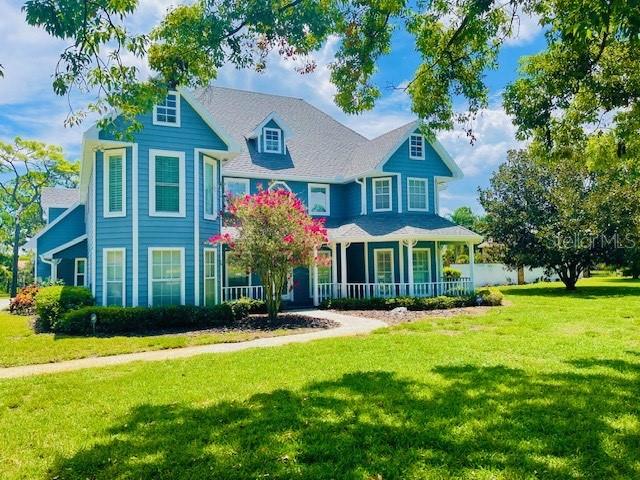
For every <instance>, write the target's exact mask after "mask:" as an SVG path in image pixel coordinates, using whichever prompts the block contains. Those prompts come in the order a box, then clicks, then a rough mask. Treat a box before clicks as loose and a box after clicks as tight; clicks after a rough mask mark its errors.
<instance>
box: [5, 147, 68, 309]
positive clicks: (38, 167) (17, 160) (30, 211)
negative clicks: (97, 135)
mask: <svg viewBox="0 0 640 480" xmlns="http://www.w3.org/2000/svg"><path fill="white" fill-rule="evenodd" d="M79 168H80V167H79V164H78V163H72V162H69V161H67V160H66V159H65V158H64V155H63V154H62V148H61V147H59V146H56V145H47V144H45V143H42V142H38V141H36V140H23V139H22V138H19V137H17V138H16V139H15V140H14V141H13V143H4V142H1V141H0V225H1V227H2V228H1V232H2V233H1V234H0V241H2V243H4V244H5V245H6V246H8V247H9V248H10V249H11V252H12V261H11V285H10V289H9V290H10V294H11V296H12V297H13V296H15V294H16V289H17V285H18V259H19V253H20V250H19V249H20V245H22V244H23V243H24V242H25V240H26V239H27V238H29V237H31V236H32V235H33V234H34V233H35V232H36V231H37V230H38V229H39V228H40V227H41V226H42V223H43V221H42V208H41V206H40V195H41V194H42V189H43V188H44V187H53V186H56V185H60V186H64V187H74V186H75V185H76V181H77V176H78V173H79Z"/></svg>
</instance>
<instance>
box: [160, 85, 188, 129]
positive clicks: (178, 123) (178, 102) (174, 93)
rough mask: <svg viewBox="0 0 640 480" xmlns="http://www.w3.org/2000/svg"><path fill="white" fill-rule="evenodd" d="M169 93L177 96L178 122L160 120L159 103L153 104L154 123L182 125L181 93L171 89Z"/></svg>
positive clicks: (169, 125)
mask: <svg viewBox="0 0 640 480" xmlns="http://www.w3.org/2000/svg"><path fill="white" fill-rule="evenodd" d="M167 95H175V96H176V123H171V122H162V121H160V120H158V105H154V106H153V124H154V125H160V126H163V127H180V121H181V120H180V93H179V92H176V91H175V90H170V91H168V92H167Z"/></svg>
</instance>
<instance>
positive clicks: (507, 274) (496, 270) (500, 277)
mask: <svg viewBox="0 0 640 480" xmlns="http://www.w3.org/2000/svg"><path fill="white" fill-rule="evenodd" d="M451 267H452V268H455V269H456V270H460V271H461V272H462V276H463V277H469V276H470V273H471V272H470V268H469V264H468V263H452V264H451ZM473 272H474V285H475V286H476V287H484V286H487V285H514V284H517V283H518V271H517V270H515V269H514V270H510V269H509V267H507V266H506V265H505V264H504V263H476V264H475V266H474V269H473ZM540 280H559V278H558V275H556V274H555V273H554V274H553V275H551V276H548V275H545V273H544V268H529V267H524V281H525V283H533V282H537V281H540Z"/></svg>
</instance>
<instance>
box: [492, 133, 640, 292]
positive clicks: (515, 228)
mask: <svg viewBox="0 0 640 480" xmlns="http://www.w3.org/2000/svg"><path fill="white" fill-rule="evenodd" d="M580 132H581V131H579V130H577V129H573V130H572V131H566V130H562V131H560V130H558V131H556V132H555V134H554V135H555V138H554V139H553V144H554V145H556V147H554V148H553V149H552V150H549V149H548V148H547V147H546V146H544V145H541V142H533V143H532V144H531V145H530V146H529V147H528V148H527V149H526V150H517V151H511V152H509V155H508V159H507V162H506V163H505V164H503V165H501V166H500V167H499V168H498V170H497V171H496V172H495V173H494V175H493V177H492V178H491V181H490V186H489V187H488V188H487V189H484V190H480V203H481V204H482V206H483V208H484V209H485V211H486V213H487V215H486V218H485V221H486V233H487V235H489V236H490V237H491V238H492V239H494V240H495V241H496V242H499V243H500V244H502V245H503V247H504V250H503V255H504V260H505V262H506V263H507V264H509V265H511V266H514V267H516V266H518V265H529V266H532V267H544V268H545V269H547V270H548V271H553V272H555V273H557V274H558V276H559V277H560V279H561V280H562V282H563V283H564V284H565V286H566V288H567V289H569V290H574V289H575V286H576V282H577V280H578V278H579V276H580V274H581V273H583V272H584V271H585V270H586V269H587V268H589V267H590V266H591V265H593V264H594V263H595V262H597V261H610V260H611V259H613V258H620V257H623V256H624V255H625V252H631V250H629V248H630V247H632V246H633V245H634V244H635V243H636V239H637V238H638V224H639V222H638V219H639V218H640V210H639V208H638V203H639V202H638V200H639V197H638V193H637V191H638V186H639V185H638V182H637V180H636V179H637V178H638V176H637V175H635V174H634V175H629V173H630V172H629V171H628V170H627V169H626V168H623V167H622V163H618V164H617V165H616V168H611V167H610V166H609V167H607V168H604V169H599V168H597V166H595V165H593V161H594V160H597V159H596V158H595V155H594V154H593V150H594V148H596V146H597V145H600V146H602V145H601V144H602V142H603V138H605V137H608V136H607V135H597V136H596V137H591V138H588V137H587V136H585V135H584V134H582V133H580ZM560 145H562V147H560ZM602 148H604V149H605V150H607V152H608V153H607V154H614V153H613V152H612V151H611V150H612V149H615V148H616V146H615V143H610V144H609V148H607V146H604V147H602ZM607 161H608V162H609V161H612V159H611V158H608V159H607ZM609 165H611V163H610V164H609Z"/></svg>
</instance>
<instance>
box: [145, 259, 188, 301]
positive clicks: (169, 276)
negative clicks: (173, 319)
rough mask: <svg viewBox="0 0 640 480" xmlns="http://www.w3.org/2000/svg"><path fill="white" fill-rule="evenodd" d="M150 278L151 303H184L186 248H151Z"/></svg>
mask: <svg viewBox="0 0 640 480" xmlns="http://www.w3.org/2000/svg"><path fill="white" fill-rule="evenodd" d="M149 279H150V280H149V300H150V302H149V303H150V304H151V305H154V306H158V305H159V306H162V305H182V304H184V248H150V249H149Z"/></svg>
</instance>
